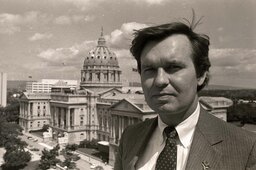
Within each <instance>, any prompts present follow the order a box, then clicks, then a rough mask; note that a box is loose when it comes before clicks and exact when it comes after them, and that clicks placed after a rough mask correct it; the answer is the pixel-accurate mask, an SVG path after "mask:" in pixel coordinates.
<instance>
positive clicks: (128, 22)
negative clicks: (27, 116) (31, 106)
mask: <svg viewBox="0 0 256 170" xmlns="http://www.w3.org/2000/svg"><path fill="white" fill-rule="evenodd" d="M0 3H1V6H0V46H1V50H0V60H1V62H0V68H1V70H0V71H1V72H7V74H8V80H28V79H29V76H32V77H33V79H43V78H53V79H76V80H78V79H80V72H81V69H82V66H83V61H84V58H85V57H86V55H87V53H88V52H89V50H91V49H92V48H94V47H95V46H96V45H97V39H98V38H99V37H100V34H101V28H102V27H103V29H104V32H103V33H104V37H105V38H106V41H107V45H108V47H110V48H111V49H112V50H113V51H114V52H115V53H116V55H117V57H118V61H119V65H120V68H121V70H122V74H123V79H127V80H129V81H135V80H137V81H139V75H138V73H136V72H133V71H132V68H136V61H135V60H134V59H133V57H132V56H131V54H130V52H129V47H130V43H131V40H132V33H133V30H134V29H140V28H144V27H147V26H151V25H157V24H164V23H167V22H172V21H182V18H187V19H188V20H191V16H192V12H191V11H192V9H194V10H195V13H196V17H197V18H200V17H201V16H203V20H202V22H203V23H202V24H201V25H198V26H197V28H196V29H195V32H197V33H203V34H206V35H208V36H209V37H210V42H211V45H210V52H209V57H210V60H211V63H212V67H211V69H210V74H211V80H210V84H217V85H228V86H241V87H255V86H256V76H255V72H256V39H255V38H256V37H255V35H256V29H254V28H256V2H255V1H253V0H247V1H239V0H230V1H221V0H209V1H207V2H206V1H204V0H194V1H193V2H191V1H189V0H182V1H178V0H171V1H168V0H121V1H119V0H112V1H106V0H95V1H93V2H92V1H89V0H45V1H43V2H40V1H36V0H20V1H15V0H8V1H7V0H0ZM130 75H132V76H130Z"/></svg>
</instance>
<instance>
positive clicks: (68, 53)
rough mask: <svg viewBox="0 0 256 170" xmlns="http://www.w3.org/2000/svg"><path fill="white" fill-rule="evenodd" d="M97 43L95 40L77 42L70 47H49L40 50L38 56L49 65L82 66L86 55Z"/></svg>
mask: <svg viewBox="0 0 256 170" xmlns="http://www.w3.org/2000/svg"><path fill="white" fill-rule="evenodd" d="M95 45H96V42H95V41H85V42H83V43H82V44H75V45H73V46H71V47H69V48H56V49H52V48H49V49H47V50H45V51H42V52H40V53H39V54H38V55H37V57H39V58H40V59H42V60H43V61H44V62H46V63H47V65H48V66H58V67H60V66H63V65H65V66H74V67H79V68H81V67H82V64H81V63H83V60H84V57H85V56H86V55H87V53H88V52H89V50H91V49H92V48H93V47H95Z"/></svg>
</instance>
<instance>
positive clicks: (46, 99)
mask: <svg viewBox="0 0 256 170" xmlns="http://www.w3.org/2000/svg"><path fill="white" fill-rule="evenodd" d="M50 99H51V97H50V94H45V93H41V94H39V93H27V92H24V93H23V95H22V96H21V97H20V114H19V124H20V126H21V127H23V128H24V130H25V131H26V132H29V131H32V130H39V129H42V127H43V126H44V125H46V124H49V121H50V118H51V116H50Z"/></svg>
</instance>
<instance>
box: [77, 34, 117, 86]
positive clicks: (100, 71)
mask: <svg viewBox="0 0 256 170" xmlns="http://www.w3.org/2000/svg"><path fill="white" fill-rule="evenodd" d="M80 86H81V87H82V88H86V89H91V90H98V89H102V88H113V87H118V88H119V87H122V84H121V70H120V68H119V64H118V59H117V56H116V54H115V53H114V52H113V51H112V50H110V49H109V48H108V47H107V46H106V40H105V38H104V36H103V29H102V31H101V36H100V38H99V39H98V44H97V46H96V47H95V48H93V49H92V50H90V51H89V52H88V54H87V55H86V56H85V59H84V65H83V70H81V84H80Z"/></svg>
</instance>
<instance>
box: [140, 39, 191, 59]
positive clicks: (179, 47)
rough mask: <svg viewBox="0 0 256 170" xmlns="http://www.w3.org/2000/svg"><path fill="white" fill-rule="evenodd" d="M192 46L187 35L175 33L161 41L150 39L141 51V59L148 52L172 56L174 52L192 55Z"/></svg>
mask: <svg viewBox="0 0 256 170" xmlns="http://www.w3.org/2000/svg"><path fill="white" fill-rule="evenodd" d="M191 52H192V46H191V43H190V40H189V39H188V37H187V36H186V35H183V34H174V35H171V36H168V37H166V38H165V39H163V40H159V41H155V40H154V41H149V42H148V43H147V44H146V45H145V47H144V49H143V50H142V53H141V59H142V60H143V58H144V57H143V56H146V55H148V54H155V53H156V54H161V53H163V54H164V55H168V56H172V54H174V53H181V54H185V55H188V56H190V55H191Z"/></svg>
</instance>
